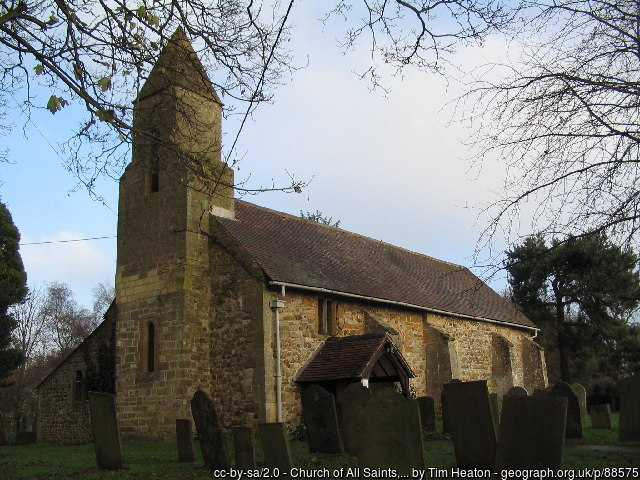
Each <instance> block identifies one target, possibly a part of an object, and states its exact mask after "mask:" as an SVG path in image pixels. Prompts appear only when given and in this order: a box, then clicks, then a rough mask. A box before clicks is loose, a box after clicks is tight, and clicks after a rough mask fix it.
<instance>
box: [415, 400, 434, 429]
mask: <svg viewBox="0 0 640 480" xmlns="http://www.w3.org/2000/svg"><path fill="white" fill-rule="evenodd" d="M416 401H417V402H418V407H419V409H420V420H421V421H422V430H424V431H425V432H435V431H436V406H435V401H434V400H433V397H419V398H417V399H416Z"/></svg>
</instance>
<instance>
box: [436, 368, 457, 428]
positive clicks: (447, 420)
mask: <svg viewBox="0 0 640 480" xmlns="http://www.w3.org/2000/svg"><path fill="white" fill-rule="evenodd" d="M449 383H462V381H461V380H458V379H457V378H454V379H453V380H451V381H450V382H449ZM442 387H443V388H442V393H440V406H441V408H442V433H451V427H450V425H451V416H450V415H449V410H448V409H447V399H446V395H445V391H444V385H442Z"/></svg>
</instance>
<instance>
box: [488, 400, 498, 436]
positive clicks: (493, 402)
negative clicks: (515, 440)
mask: <svg viewBox="0 0 640 480" xmlns="http://www.w3.org/2000/svg"><path fill="white" fill-rule="evenodd" d="M489 406H490V407H491V416H492V417H493V427H494V428H495V429H496V433H497V432H498V426H499V425H500V404H499V403H498V394H497V393H490V394H489Z"/></svg>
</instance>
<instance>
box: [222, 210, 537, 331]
mask: <svg viewBox="0 0 640 480" xmlns="http://www.w3.org/2000/svg"><path fill="white" fill-rule="evenodd" d="M218 220H219V221H220V223H221V224H222V226H223V227H224V228H225V229H226V230H227V232H228V233H229V234H230V235H231V236H232V237H233V238H234V239H235V240H236V241H237V242H238V244H239V245H240V246H241V247H242V248H243V249H244V250H246V252H247V253H248V254H249V255H250V256H251V257H252V258H253V259H254V260H255V261H256V262H257V263H258V265H260V267H261V268H262V270H263V271H264V273H265V274H266V275H267V277H268V278H269V279H270V280H271V281H275V282H283V283H291V284H295V285H300V286H306V287H313V288H322V289H327V290H332V291H335V292H341V293H346V294H353V295H358V296H365V297H373V298H375V299H382V300H388V301H391V302H400V303H405V304H410V305H414V306H416V307H420V308H425V309H431V310H435V311H442V312H447V313H451V314H457V315H462V316H472V317H479V318H483V319H487V320H494V321H498V322H507V323H511V324H516V325H520V326H524V327H529V328H536V326H535V325H534V324H533V323H532V322H531V321H530V320H529V319H528V318H526V317H525V316H524V315H522V314H521V313H520V312H519V311H518V310H517V309H516V308H515V307H514V306H513V305H512V304H511V303H509V302H507V301H506V300H505V299H504V298H502V297H501V296H500V295H498V294H497V293H496V292H494V291H493V290H492V289H491V288H489V287H488V286H487V285H486V284H485V283H484V282H482V281H481V280H480V279H479V278H478V277H476V276H475V275H474V274H473V273H471V272H470V271H469V269H467V268H466V267H461V266H459V265H454V264H451V263H447V262H443V261H440V260H437V259H435V258H431V257H428V256H425V255H421V254H419V253H415V252H411V251H408V250H405V249H402V248H399V247H395V246H393V245H389V244H388V243H384V242H380V241H377V240H374V239H371V238H368V237H364V236H362V235H356V234H354V233H351V232H348V231H346V230H343V229H341V228H337V227H330V226H327V225H321V224H319V223H316V222H312V221H309V220H304V219H302V218H298V217H295V216H292V215H287V214H285V213H281V212H276V211H274V210H269V209H267V208H263V207H259V206H256V205H253V204H251V203H248V202H244V201H241V200H236V218H235V220H231V219H226V218H222V217H219V218H218Z"/></svg>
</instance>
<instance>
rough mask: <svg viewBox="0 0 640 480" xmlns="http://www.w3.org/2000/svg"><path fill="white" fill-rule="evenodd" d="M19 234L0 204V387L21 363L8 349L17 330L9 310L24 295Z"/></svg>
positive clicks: (16, 353)
mask: <svg viewBox="0 0 640 480" xmlns="http://www.w3.org/2000/svg"><path fill="white" fill-rule="evenodd" d="M19 242H20V234H19V233H18V229H17V228H16V227H15V225H14V224H13V220H12V218H11V214H10V213H9V210H7V207H6V206H5V205H4V204H3V203H1V202H0V387H1V386H6V383H5V382H4V380H5V379H6V378H7V377H8V376H9V375H10V374H11V372H12V371H13V370H14V369H15V368H16V367H18V365H20V363H22V361H23V355H22V353H21V352H20V351H19V350H17V349H16V348H14V347H12V345H11V343H12V342H11V333H12V331H13V329H14V328H15V326H16V322H15V320H14V319H13V316H12V315H11V314H10V313H9V312H8V310H9V307H10V306H11V305H14V304H16V303H19V302H21V301H22V300H23V299H24V297H25V296H26V294H27V275H26V273H25V271H24V266H23V265H22V259H21V258H20V253H19V252H18V243H19Z"/></svg>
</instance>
